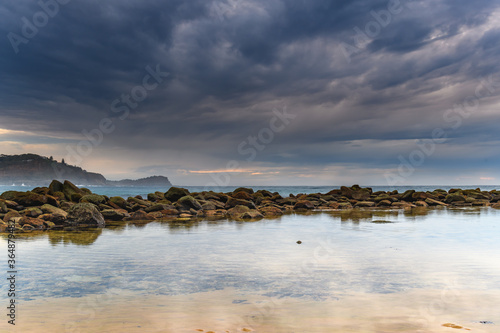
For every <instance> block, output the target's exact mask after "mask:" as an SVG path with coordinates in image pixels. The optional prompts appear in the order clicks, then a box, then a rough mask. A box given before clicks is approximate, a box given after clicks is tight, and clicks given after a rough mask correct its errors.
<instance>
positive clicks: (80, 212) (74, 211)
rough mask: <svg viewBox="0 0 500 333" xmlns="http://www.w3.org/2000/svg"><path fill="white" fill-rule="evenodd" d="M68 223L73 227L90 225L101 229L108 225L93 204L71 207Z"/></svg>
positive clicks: (79, 204)
mask: <svg viewBox="0 0 500 333" xmlns="http://www.w3.org/2000/svg"><path fill="white" fill-rule="evenodd" d="M65 183H66V182H65ZM67 222H68V223H70V224H72V225H88V226H96V227H99V228H102V227H104V226H105V225H106V223H105V222H104V217H103V216H102V214H101V212H99V210H98V209H97V208H96V206H94V205H93V204H91V203H78V204H76V205H74V206H73V207H71V208H70V210H69V212H68V218H67Z"/></svg>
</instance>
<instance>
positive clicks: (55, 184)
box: [49, 180, 64, 195]
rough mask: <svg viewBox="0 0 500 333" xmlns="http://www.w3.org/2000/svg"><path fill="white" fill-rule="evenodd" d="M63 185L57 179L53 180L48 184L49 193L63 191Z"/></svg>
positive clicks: (53, 193)
mask: <svg viewBox="0 0 500 333" xmlns="http://www.w3.org/2000/svg"><path fill="white" fill-rule="evenodd" d="M63 191H64V186H63V184H62V183H61V182H60V181H58V180H53V181H52V182H51V183H50V185H49V194H51V195H55V194H56V193H57V192H63Z"/></svg>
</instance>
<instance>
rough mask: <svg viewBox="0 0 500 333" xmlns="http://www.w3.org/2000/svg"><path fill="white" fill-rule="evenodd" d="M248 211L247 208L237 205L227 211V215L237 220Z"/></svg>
mask: <svg viewBox="0 0 500 333" xmlns="http://www.w3.org/2000/svg"><path fill="white" fill-rule="evenodd" d="M249 211H250V208H248V207H247V206H242V205H238V206H235V207H233V208H231V209H228V210H227V215H228V216H230V217H231V218H233V219H239V218H240V216H241V215H243V214H244V213H247V212H249Z"/></svg>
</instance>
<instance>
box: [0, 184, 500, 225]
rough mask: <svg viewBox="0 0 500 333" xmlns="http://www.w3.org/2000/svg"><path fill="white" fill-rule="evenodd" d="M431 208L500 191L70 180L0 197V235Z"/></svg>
mask: <svg viewBox="0 0 500 333" xmlns="http://www.w3.org/2000/svg"><path fill="white" fill-rule="evenodd" d="M432 206H443V207H446V206H453V207H472V206H491V207H493V208H496V209H500V191H489V192H487V191H481V190H480V189H475V190H462V189H451V190H449V191H444V190H440V189H437V190H434V191H432V192H417V191H415V190H408V191H406V192H404V193H398V191H392V192H385V191H378V192H373V190H372V189H371V188H361V187H360V186H358V185H353V186H351V187H345V186H343V187H341V188H340V189H335V190H332V191H330V192H328V193H326V194H321V193H312V194H297V195H293V194H290V195H289V196H288V197H282V196H281V195H280V194H279V193H277V192H274V193H271V192H270V191H266V190H258V191H256V192H254V190H253V189H251V188H243V187H241V188H238V189H236V190H234V191H233V192H229V193H219V192H213V191H208V192H200V193H190V192H189V191H188V190H187V189H184V188H179V187H171V188H170V189H169V190H168V191H167V192H165V193H163V192H155V193H150V194H148V196H147V198H146V199H144V198H142V197H141V196H136V197H129V198H128V199H124V198H122V197H111V198H110V197H107V196H104V195H98V194H93V193H92V192H91V191H90V190H88V189H86V188H78V187H77V186H75V185H74V184H72V183H71V182H69V181H65V182H64V183H61V182H59V181H56V180H54V181H52V183H51V184H50V185H49V187H38V188H35V189H33V190H32V191H28V192H17V191H7V192H5V193H3V194H1V195H0V232H5V231H6V229H7V226H8V224H9V223H10V224H11V225H12V223H13V225H14V226H15V229H16V230H17V231H32V230H45V229H51V228H54V227H67V226H70V227H104V226H105V225H106V221H108V222H111V221H153V220H165V219H174V220H177V221H185V220H191V219H195V218H214V219H220V218H231V219H235V220H247V219H248V220H254V219H260V218H264V217H276V216H280V215H283V214H286V213H291V212H294V211H296V212H300V211H309V210H347V209H406V210H410V209H412V208H416V207H432Z"/></svg>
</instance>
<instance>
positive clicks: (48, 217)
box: [38, 212, 67, 225]
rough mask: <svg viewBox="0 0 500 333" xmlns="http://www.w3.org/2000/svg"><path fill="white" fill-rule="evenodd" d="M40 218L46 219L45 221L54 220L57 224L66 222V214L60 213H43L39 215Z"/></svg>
mask: <svg viewBox="0 0 500 333" xmlns="http://www.w3.org/2000/svg"><path fill="white" fill-rule="evenodd" d="M65 213H66V212H65ZM66 214H67V213H66ZM38 218H39V219H41V220H44V221H50V222H52V223H54V224H56V225H64V224H66V215H60V214H43V215H40V216H38Z"/></svg>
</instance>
